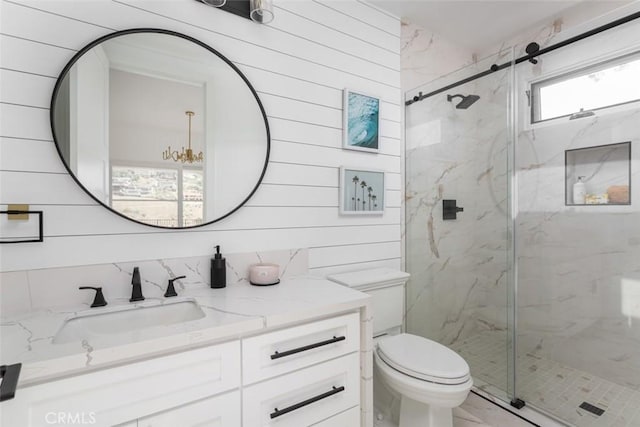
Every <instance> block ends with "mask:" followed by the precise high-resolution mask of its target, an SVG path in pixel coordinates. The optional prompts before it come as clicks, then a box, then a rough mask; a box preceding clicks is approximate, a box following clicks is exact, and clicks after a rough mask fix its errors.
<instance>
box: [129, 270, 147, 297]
mask: <svg viewBox="0 0 640 427" xmlns="http://www.w3.org/2000/svg"><path fill="white" fill-rule="evenodd" d="M131 285H132V286H133V289H132V290H131V299H129V302H135V301H144V297H143V296H142V285H141V283H140V270H139V269H138V267H133V277H132V278H131Z"/></svg>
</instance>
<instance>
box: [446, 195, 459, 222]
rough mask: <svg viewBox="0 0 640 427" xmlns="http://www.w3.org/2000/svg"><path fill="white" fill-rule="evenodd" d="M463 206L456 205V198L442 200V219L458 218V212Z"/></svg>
mask: <svg viewBox="0 0 640 427" xmlns="http://www.w3.org/2000/svg"><path fill="white" fill-rule="evenodd" d="M463 211H464V208H461V207H458V206H457V200H455V199H453V200H442V219H443V220H445V221H446V220H450V219H458V212H463Z"/></svg>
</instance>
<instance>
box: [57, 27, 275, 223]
mask: <svg viewBox="0 0 640 427" xmlns="http://www.w3.org/2000/svg"><path fill="white" fill-rule="evenodd" d="M138 33H158V34H166V35H170V36H175V37H180V38H183V39H185V40H188V41H190V42H193V43H195V44H197V45H199V46H201V47H203V48H205V49H207V50H208V51H209V52H211V53H213V54H214V55H216V56H217V57H218V58H220V59H221V60H223V61H224V62H225V63H226V64H227V65H229V66H230V67H231V68H232V69H233V70H234V71H235V72H236V73H238V75H239V76H240V77H241V78H242V80H243V81H244V82H245V84H246V85H247V86H248V87H249V90H250V91H251V93H252V94H253V96H254V98H255V100H256V102H257V103H258V107H260V112H261V113H262V118H263V119H264V127H265V130H266V132H267V152H266V156H265V159H264V166H263V168H262V173H261V174H260V178H259V179H258V182H257V183H256V185H255V187H254V188H253V189H252V190H251V192H250V193H249V195H248V196H247V197H246V198H245V199H244V200H242V201H241V202H240V204H239V205H238V206H236V207H235V208H233V209H232V210H230V211H229V212H227V213H226V214H224V215H222V216H220V217H219V218H216V219H214V220H212V221H208V222H203V223H202V224H198V225H192V226H188V227H163V226H161V225H153V224H147V223H144V222H141V221H138V220H135V219H133V218H130V217H128V216H126V215H124V214H122V213H120V212H118V211H117V210H115V209H113V208H112V207H111V206H108V205H106V204H104V203H103V202H102V201H101V200H99V199H98V198H97V197H95V196H94V195H93V194H92V193H91V192H90V191H89V190H88V189H87V188H86V187H85V186H84V185H83V184H82V182H80V180H79V178H78V177H77V176H76V175H75V174H74V173H73V171H72V170H71V168H70V167H69V165H68V164H67V161H66V160H65V158H64V157H63V155H62V151H61V149H60V144H58V140H57V138H56V129H55V120H54V106H55V102H56V98H57V96H58V92H59V91H60V86H61V85H62V81H63V80H64V78H65V77H66V76H67V74H68V73H69V70H71V67H73V65H75V63H76V62H77V61H78V59H80V57H82V55H84V54H85V53H86V52H87V51H89V50H91V49H92V48H94V47H95V46H97V45H99V44H101V43H102V42H104V41H107V40H109V39H112V38H116V37H120V36H123V35H127V34H138ZM49 121H50V122H51V133H52V136H53V141H54V143H55V146H56V151H57V152H58V155H59V156H60V160H62V164H63V165H64V167H65V169H66V170H67V172H69V175H71V177H72V178H73V180H74V181H75V182H76V183H77V184H78V185H79V186H80V188H82V189H83V190H84V192H85V193H87V194H88V195H89V196H90V197H91V198H92V199H93V200H95V201H96V202H98V203H99V204H100V205H101V206H103V207H105V208H107V209H108V210H110V211H111V212H113V213H115V214H116V215H118V216H121V217H122V218H126V219H127V220H129V221H133V222H135V223H137V224H142V225H145V226H147V227H154V228H160V229H163V230H188V229H192V228H198V227H203V226H205V225H210V224H213V223H215V222H218V221H221V220H223V219H225V218H226V217H228V216H230V215H231V214H233V213H234V212H236V211H237V210H238V209H240V208H241V207H242V206H244V205H245V203H247V201H249V199H251V197H252V196H253V195H254V194H255V192H256V191H257V190H258V187H260V184H261V183H262V180H263V178H264V176H265V174H266V172H267V166H268V164H269V153H270V152H271V131H270V129H269V121H268V120H267V114H266V112H265V110H264V106H263V105H262V101H260V98H259V97H258V93H257V92H256V90H255V89H254V87H253V86H252V85H251V82H249V80H248V79H247V77H246V76H245V75H244V74H243V73H242V71H240V70H239V69H238V67H236V66H235V64H233V63H232V62H231V61H230V60H229V59H227V58H226V57H225V56H224V55H222V54H221V53H220V52H218V51H217V50H215V49H214V48H212V47H211V46H209V45H207V44H206V43H203V42H201V41H200V40H198V39H195V38H193V37H190V36H187V35H185V34H182V33H178V32H176V31H171V30H164V29H161V28H132V29H128V30H121V31H116V32H113V33H110V34H107V35H106V36H102V37H100V38H98V39H96V40H94V41H92V42H91V43H89V44H88V45H86V46H85V47H83V48H82V49H80V51H78V53H76V54H75V55H74V56H73V58H71V60H70V61H69V62H68V63H67V65H65V67H64V68H63V69H62V72H61V73H60V76H59V77H58V80H57V81H56V85H55V86H54V88H53V94H52V95H51V104H50V107H49Z"/></svg>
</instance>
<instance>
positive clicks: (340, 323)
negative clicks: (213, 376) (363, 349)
mask: <svg viewBox="0 0 640 427" xmlns="http://www.w3.org/2000/svg"><path fill="white" fill-rule="evenodd" d="M359 348H360V315H359V314H358V313H352V314H347V315H344V316H338V317H332V318H330V319H325V320H320V321H317V322H313V323H307V324H304V325H300V326H294V327H291V328H287V329H283V330H280V331H275V332H271V333H267V334H263V335H259V336H256V337H251V338H247V339H245V340H243V341H242V369H243V373H242V375H243V377H242V382H243V384H252V383H255V382H257V381H262V380H264V379H267V378H271V377H274V376H276V375H281V374H284V373H287V372H290V371H293V370H295V369H300V368H304V367H306V366H311V365H313V364H316V363H319V362H322V361H325V360H328V359H332V358H335V357H339V356H342V355H344V354H348V353H351V352H354V351H357V350H358V349H359Z"/></svg>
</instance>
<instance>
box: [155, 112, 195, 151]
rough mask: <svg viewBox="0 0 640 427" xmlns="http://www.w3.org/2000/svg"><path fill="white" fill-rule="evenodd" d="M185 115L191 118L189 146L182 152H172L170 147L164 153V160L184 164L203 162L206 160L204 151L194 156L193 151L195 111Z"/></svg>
mask: <svg viewBox="0 0 640 427" xmlns="http://www.w3.org/2000/svg"><path fill="white" fill-rule="evenodd" d="M185 114H186V115H187V116H189V146H188V147H187V148H186V149H185V148H184V147H182V150H181V151H178V150H173V151H171V146H170V145H169V146H168V147H167V149H166V150H164V152H163V153H162V159H163V160H173V161H174V162H182V163H187V162H188V163H193V162H201V161H203V160H204V154H202V151H201V152H199V153H198V154H196V155H194V154H193V150H192V149H191V117H193V116H194V115H195V114H196V113H194V112H193V111H185Z"/></svg>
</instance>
